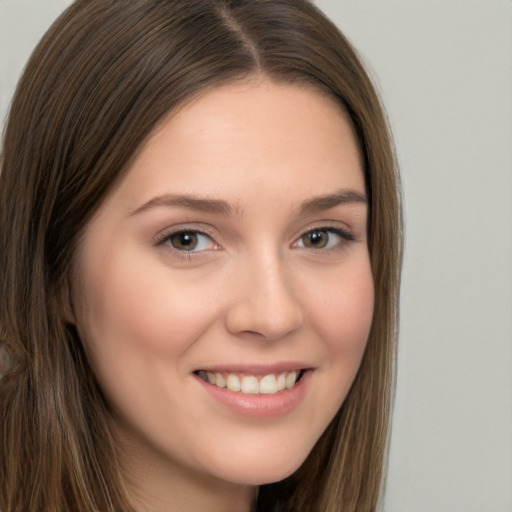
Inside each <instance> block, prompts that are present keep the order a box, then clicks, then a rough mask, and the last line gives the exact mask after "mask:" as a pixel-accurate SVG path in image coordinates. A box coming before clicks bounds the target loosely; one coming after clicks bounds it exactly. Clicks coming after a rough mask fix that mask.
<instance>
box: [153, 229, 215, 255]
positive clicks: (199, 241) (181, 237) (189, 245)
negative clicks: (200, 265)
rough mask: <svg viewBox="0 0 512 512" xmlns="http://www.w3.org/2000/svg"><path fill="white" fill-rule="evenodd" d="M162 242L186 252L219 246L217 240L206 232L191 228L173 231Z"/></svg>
mask: <svg viewBox="0 0 512 512" xmlns="http://www.w3.org/2000/svg"><path fill="white" fill-rule="evenodd" d="M162 242H163V243H166V244H167V245H170V246H171V247H172V248H173V249H176V250H177V251H185V252H200V251H206V250H208V249H215V248H216V247H217V245H216V244H215V242H214V241H213V240H212V239H211V238H210V237H209V236H208V235H206V234H205V233H201V232H199V231H191V230H188V231H177V232H175V233H171V234H170V235H167V236H166V237H165V238H164V239H163V240H162Z"/></svg>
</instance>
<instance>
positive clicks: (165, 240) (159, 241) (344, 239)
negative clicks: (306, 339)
mask: <svg viewBox="0 0 512 512" xmlns="http://www.w3.org/2000/svg"><path fill="white" fill-rule="evenodd" d="M314 233H318V234H320V233H327V234H329V236H331V235H336V236H338V237H340V239H341V240H340V241H339V242H337V243H336V244H335V246H334V247H320V248H315V247H306V246H302V247H300V248H304V249H309V250H311V251H324V252H326V251H335V250H339V249H340V248H341V247H343V246H344V245H345V244H346V243H349V242H353V241H354V240H355V238H354V236H353V235H352V234H351V233H350V232H349V231H347V230H345V229H341V228H339V227H332V226H320V227H315V228H312V229H308V230H307V231H305V232H304V233H303V234H302V235H300V237H299V238H298V239H297V240H296V241H295V242H293V244H292V247H298V246H299V244H300V243H301V241H302V242H304V238H305V237H307V236H308V235H309V236H311V235H312V234H314ZM186 234H190V235H194V236H204V237H207V238H209V239H210V241H211V243H212V244H213V245H214V246H215V248H214V249H213V250H216V249H218V248H219V247H220V246H219V245H218V244H217V243H216V242H215V240H214V239H213V237H212V235H210V234H209V233H207V232H205V231H203V230H201V229H196V228H194V227H191V228H188V229H183V228H180V229H176V230H175V231H171V232H164V233H163V234H161V235H159V236H157V237H155V240H154V244H155V245H156V246H163V245H166V244H167V245H168V248H169V249H170V250H171V251H172V252H174V253H175V254H176V255H177V256H178V257H181V258H186V259H189V260H190V259H191V258H193V257H197V256H198V255H199V254H201V253H203V252H204V251H206V250H208V249H200V250H195V248H193V249H192V250H190V251H188V250H186V249H178V248H176V247H173V245H172V242H171V239H172V237H174V236H177V235H186ZM330 242H331V240H330V238H329V239H328V241H327V244H329V243H330Z"/></svg>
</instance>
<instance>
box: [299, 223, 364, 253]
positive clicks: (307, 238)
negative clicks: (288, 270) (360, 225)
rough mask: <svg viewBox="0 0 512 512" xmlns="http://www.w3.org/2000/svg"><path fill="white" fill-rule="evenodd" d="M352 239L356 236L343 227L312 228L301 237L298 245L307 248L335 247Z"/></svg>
mask: <svg viewBox="0 0 512 512" xmlns="http://www.w3.org/2000/svg"><path fill="white" fill-rule="evenodd" d="M352 240H354V237H353V236H352V235H351V234H350V233H348V232H346V231H344V230H342V229H334V228H325V229H312V230H311V231H308V232H307V233H304V234H303V235H302V236H301V237H300V238H299V241H298V243H297V247H303V248H305V249H334V248H336V247H340V246H342V245H343V244H344V243H346V242H349V241H352Z"/></svg>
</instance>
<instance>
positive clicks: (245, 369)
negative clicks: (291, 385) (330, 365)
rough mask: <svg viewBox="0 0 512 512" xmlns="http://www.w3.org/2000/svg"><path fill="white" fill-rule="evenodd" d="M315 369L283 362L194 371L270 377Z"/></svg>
mask: <svg viewBox="0 0 512 512" xmlns="http://www.w3.org/2000/svg"><path fill="white" fill-rule="evenodd" d="M310 369H313V368H312V366H311V365H309V364H307V363H300V362H281V363H275V364H237V363H235V364H226V363H223V364H208V365H205V366H202V367H200V368H196V369H195V370H194V371H195V372H198V371H201V370H202V371H206V372H212V373H245V374H250V375H269V374H279V373H285V372H293V371H300V370H310Z"/></svg>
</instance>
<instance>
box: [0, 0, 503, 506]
mask: <svg viewBox="0 0 512 512" xmlns="http://www.w3.org/2000/svg"><path fill="white" fill-rule="evenodd" d="M67 4H69V2H68V1H66V0H60V1H46V0H32V1H29V0H0V119H4V117H5V113H6V111H7V107H8V103H9V101H10V98H11V95H12V93H13V90H14V86H15V82H16V80H17V77H18V75H19V73H20V71H21V69H22V67H23V65H24V63H25V61H26V59H27V58H28V55H29V53H30V51H31V50H32V48H33V46H34V45H35V44H36V42H37V41H38V40H39V38H40V36H41V35H42V33H43V32H44V30H45V29H46V28H47V27H48V26H49V24H50V22H51V21H52V20H53V19H54V18H55V17H56V16H57V14H58V13H59V12H60V11H61V10H62V9H63V7H64V6H66V5H67ZM317 4H318V5H319V6H320V7H321V8H322V9H324V10H325V12H327V14H328V15H329V16H330V17H331V18H332V19H333V20H334V21H335V22H336V23H337V25H338V26H339V27H340V28H341V29H342V30H343V32H344V33H345V34H346V35H347V36H348V37H349V39H350V40H351V41H352V42H353V43H354V45H355V46H356V47H357V48H358V49H359V51H360V54H361V55H362V57H363V59H364V60H365V62H366V63H367V66H368V68H369V70H370V72H371V73H372V75H373V76H374V79H375V81H376V84H377V86H378V88H379V90H380V92H381V95H382V97H383V100H384V103H385V105H386V107H387V110H388V113H389V117H390V123H391V126H392V129H393V132H394V136H395V141H396V145H397V153H398V158H399V163H400V167H401V171H402V179H403V189H404V196H405V201H404V207H405V215H406V252H405V259H404V269H403V286H402V300H401V335H400V347H399V355H398V368H399V372H398V382H397V394H396V407H395V415H394V427H393V434H392V439H391V452H390V471H389V478H388V483H387V493H386V500H385V511H386V512H512V343H511V341H512V264H511V261H512V98H511V96H512V3H511V2H510V1H508V0H486V1H471V0H466V1H450V0H443V1H425V0H407V1H391V0H371V1H370V0H344V1H340V0H318V1H317ZM319 512H321V511H319Z"/></svg>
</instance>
